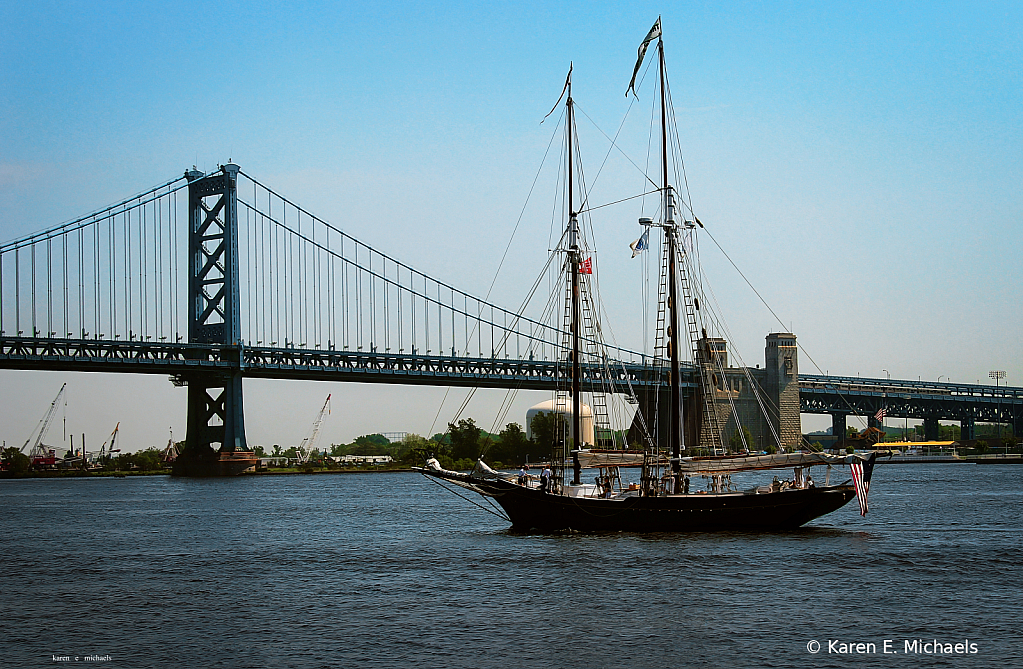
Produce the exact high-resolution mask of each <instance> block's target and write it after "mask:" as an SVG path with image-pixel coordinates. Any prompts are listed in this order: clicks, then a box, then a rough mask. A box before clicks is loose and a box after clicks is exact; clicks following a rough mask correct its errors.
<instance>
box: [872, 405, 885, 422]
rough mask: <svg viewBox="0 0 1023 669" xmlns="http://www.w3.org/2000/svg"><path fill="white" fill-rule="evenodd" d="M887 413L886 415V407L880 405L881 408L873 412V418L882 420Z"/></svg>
mask: <svg viewBox="0 0 1023 669" xmlns="http://www.w3.org/2000/svg"><path fill="white" fill-rule="evenodd" d="M887 415H888V409H885V408H884V407H882V408H880V409H878V410H877V413H876V414H874V419H875V420H884V417H885V416H887Z"/></svg>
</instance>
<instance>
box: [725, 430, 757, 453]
mask: <svg viewBox="0 0 1023 669" xmlns="http://www.w3.org/2000/svg"><path fill="white" fill-rule="evenodd" d="M743 437H745V439H746V443H745V446H744V445H743ZM728 445H729V446H730V447H731V449H732V450H733V451H743V450H747V449H749V448H752V446H753V435H752V434H751V433H750V431H749V428H748V427H746V426H745V425H743V426H742V428H741V431H740V430H738V429H737V430H736V431H735V433H734V434H732V438H731V439H730V440H729V441H728Z"/></svg>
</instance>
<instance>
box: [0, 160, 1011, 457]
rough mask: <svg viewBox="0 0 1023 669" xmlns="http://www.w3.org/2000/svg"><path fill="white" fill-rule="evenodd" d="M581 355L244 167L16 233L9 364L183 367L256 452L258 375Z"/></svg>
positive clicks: (475, 378) (922, 404)
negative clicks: (252, 426) (253, 397)
mask: <svg viewBox="0 0 1023 669" xmlns="http://www.w3.org/2000/svg"><path fill="white" fill-rule="evenodd" d="M591 343H592V342H591ZM602 350H604V351H606V354H605V357H606V359H605V360H602V361H600V362H599V363H587V364H584V365H583V366H582V370H581V372H582V379H583V384H584V390H588V389H592V388H594V387H595V384H598V383H601V384H605V385H604V389H608V388H607V386H606V384H607V383H609V382H610V383H611V384H612V386H611V388H610V389H611V390H612V391H617V392H627V391H628V390H629V386H631V390H632V392H634V393H637V394H640V395H642V394H644V393H648V392H651V391H654V390H655V389H656V388H657V387H659V386H660V385H661V384H662V383H663V380H664V379H663V378H662V372H663V367H660V366H658V365H651V364H650V363H651V360H650V358H649V357H648V356H644V355H643V354H641V353H638V352H635V351H630V350H627V349H623V348H615V347H605V348H603V349H602ZM567 360H568V349H567V342H566V341H565V339H564V333H563V328H562V324H561V323H559V322H558V319H557V318H551V319H550V322H547V321H545V320H543V319H541V320H534V319H530V318H527V317H526V316H524V315H523V314H521V313H519V312H518V311H516V310H509V309H505V308H502V307H500V306H498V305H495V304H493V303H491V302H489V301H487V300H485V299H481V298H479V297H476V296H473V295H471V294H469V293H468V292H465V291H462V290H459V289H457V288H455V287H454V286H452V285H450V284H448V283H445V282H443V281H440V280H437V279H434V278H432V277H430V276H428V275H426V274H424V273H423V272H420V271H417V270H416V269H415V268H413V267H411V266H409V265H407V264H405V263H403V262H401V261H399V260H396V259H394V258H392V257H390V256H388V255H387V254H385V253H383V252H381V251H379V250H377V249H375V248H373V247H371V246H369V245H367V244H365V243H363V242H361V241H359V240H357V239H355V238H353V237H351V236H350V235H348V234H346V233H345V232H343V231H342V230H341V229H340V228H339V227H337V226H335V225H332V224H331V223H329V222H327V221H325V220H323V219H321V218H319V217H317V216H315V215H313V214H311V213H310V212H309V211H307V210H306V209H304V208H302V207H301V206H300V205H298V204H296V203H294V202H292V201H291V200H289V199H287V198H286V197H284V196H283V195H281V194H279V193H277V192H275V191H274V190H272V189H271V188H270V187H268V186H266V185H264V184H263V183H260V182H259V181H258V180H256V179H255V178H253V177H251V176H250V175H248V174H246V173H245V172H243V171H242V170H241V169H240V167H239V166H238V165H234V164H227V165H223V166H222V167H220V168H219V169H218V170H217V171H215V172H213V173H211V174H204V173H202V172H199V171H197V170H195V169H192V170H189V171H186V172H185V173H184V174H183V175H182V176H181V177H178V178H176V179H173V180H171V181H168V182H166V183H164V184H162V185H160V186H158V187H156V188H153V189H150V190H148V191H145V192H143V193H140V194H138V195H135V196H133V197H131V198H129V199H127V200H124V201H122V202H120V203H118V204H116V205H113V206H110V207H107V208H105V209H103V210H101V211H97V212H94V213H92V214H89V215H87V216H84V217H82V218H79V219H76V220H73V221H70V222H67V223H64V224H61V225H59V226H56V227H54V228H51V229H49V230H45V231H43V232H38V233H35V234H31V235H28V236H25V237H22V238H19V239H15V240H13V241H10V242H7V243H4V244H2V245H0V368H6V369H28V370H62V371H92V372H134V373H145V374H166V375H168V376H170V377H171V378H172V379H173V380H174V382H175V383H177V384H180V385H184V386H187V388H188V407H187V416H188V417H187V423H188V426H187V434H186V440H187V442H188V444H189V445H193V444H195V445H203V446H209V447H211V448H218V447H222V449H223V450H226V451H236V450H247V446H246V440H245V429H244V410H243V396H242V379H243V378H257V377H262V378H274V379H306V380H327V381H350V382H371V383H399V384H427V385H436V386H471V387H491V388H523V389H537V390H547V389H554V388H558V387H561V388H564V386H565V384H566V379H567V376H568V375H569V374H570V372H569V370H568V365H566V361H567ZM683 374H684V378H685V379H686V383H685V385H686V387H687V388H689V389H691V388H693V387H695V385H696V384H695V378H694V372H693V369H692V368H690V369H687V370H684V371H683ZM799 378H800V381H801V388H800V399H799V404H800V410H802V411H803V412H811V413H830V414H831V415H832V416H833V417H835V419H836V425H839V421H838V418H839V417H841V424H843V425H844V416H846V415H851V414H859V415H872V414H873V413H874V411H876V410H877V409H878V407H879V406H882V405H884V406H886V407H888V411H889V413H888V415H889V416H893V417H894V416H901V415H906V416H908V417H912V418H923V419H924V420H925V422H926V424H927V426H928V429H930V428H931V427H934V428H935V429H936V426H937V420H938V418H944V419H953V420H963V421H964V425H965V424H967V422H968V424H969V425H971V426H972V424H973V420H975V419H976V420H998V421H1000V422H1009V423H1012V424H1013V425H1014V427H1015V428H1016V430H1017V434H1019V430H1020V429H1023V422H1021V421H1023V389H1019V388H1006V387H1005V386H1002V387H997V386H995V387H990V386H979V385H978V386H963V385H962V384H955V385H953V384H949V383H946V384H941V383H933V384H932V383H926V382H923V383H917V384H915V385H914V384H913V383H912V382H905V381H891V380H890V381H887V382H882V381H880V380H877V379H873V380H870V379H856V380H852V379H834V378H831V377H824V376H806V375H800V377H799ZM587 384H589V387H587ZM687 392H688V391H687ZM849 398H852V401H850V399H849Z"/></svg>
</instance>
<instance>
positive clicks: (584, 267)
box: [579, 258, 593, 274]
mask: <svg viewBox="0 0 1023 669" xmlns="http://www.w3.org/2000/svg"><path fill="white" fill-rule="evenodd" d="M579 273H580V274H593V258H587V259H586V260H584V261H582V262H581V263H579Z"/></svg>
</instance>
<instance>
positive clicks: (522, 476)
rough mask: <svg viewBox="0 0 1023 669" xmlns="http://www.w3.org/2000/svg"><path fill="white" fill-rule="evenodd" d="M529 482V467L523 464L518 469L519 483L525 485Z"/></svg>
mask: <svg viewBox="0 0 1023 669" xmlns="http://www.w3.org/2000/svg"><path fill="white" fill-rule="evenodd" d="M527 483H529V467H526V466H525V465H523V466H522V469H520V470H519V485H526V484H527Z"/></svg>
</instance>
